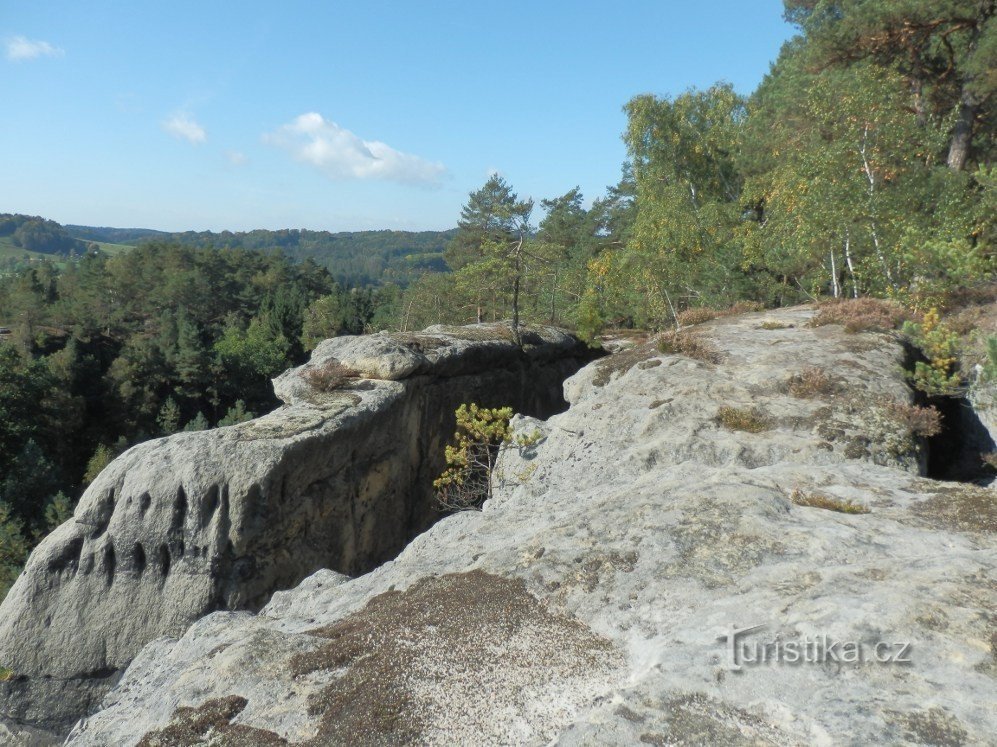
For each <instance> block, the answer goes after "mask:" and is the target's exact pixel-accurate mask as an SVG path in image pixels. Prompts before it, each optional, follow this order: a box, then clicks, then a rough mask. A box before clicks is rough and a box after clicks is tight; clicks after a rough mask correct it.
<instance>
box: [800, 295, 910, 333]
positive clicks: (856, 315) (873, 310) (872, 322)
mask: <svg viewBox="0 0 997 747" xmlns="http://www.w3.org/2000/svg"><path fill="white" fill-rule="evenodd" d="M906 317H907V315H906V312H904V310H903V309H902V308H901V307H900V306H898V305H897V304H895V303H893V302H892V301H883V300H881V299H878V298H853V299H847V300H839V301H828V302H824V303H822V304H821V305H820V307H819V311H818V312H817V316H815V317H814V318H813V320H812V321H811V322H810V325H811V326H812V327H822V326H824V325H826V324H840V325H842V326H843V327H844V328H845V332H849V333H855V332H889V331H890V330H894V329H896V328H897V327H899V326H900V324H901V323H902V322H903V321H904V319H906Z"/></svg>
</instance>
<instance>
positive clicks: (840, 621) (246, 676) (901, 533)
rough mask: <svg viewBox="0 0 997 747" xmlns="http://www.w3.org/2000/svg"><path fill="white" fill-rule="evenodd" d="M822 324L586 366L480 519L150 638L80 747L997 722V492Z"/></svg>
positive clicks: (754, 735) (869, 349)
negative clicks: (952, 471)
mask: <svg viewBox="0 0 997 747" xmlns="http://www.w3.org/2000/svg"><path fill="white" fill-rule="evenodd" d="M811 315H812V312H811V311H810V310H808V309H791V310H783V311H779V312H772V313H769V314H763V315H747V316H743V317H734V318H728V319H724V320H718V321H716V322H711V323H709V324H707V325H704V326H702V327H700V328H698V329H697V330H694V332H693V334H696V335H698V336H699V338H700V340H699V343H700V344H699V346H698V347H695V346H686V349H688V350H696V351H698V353H699V354H702V351H703V350H704V349H707V347H706V346H707V345H708V346H711V347H712V348H713V350H712V351H711V352H710V354H709V355H707V356H701V357H706V358H708V359H709V360H708V361H704V360H698V359H694V358H690V357H687V356H685V355H682V354H681V353H674V354H662V353H660V352H659V351H658V349H657V347H656V346H655V345H654V344H652V343H648V344H639V345H636V346H634V347H632V348H630V349H628V350H625V351H623V352H621V353H618V354H616V355H614V356H612V357H610V358H607V359H605V360H603V361H599V362H597V363H594V364H591V365H589V366H588V367H586V368H585V369H584V370H582V371H581V372H580V373H578V374H577V375H575V376H574V377H572V378H571V379H569V380H568V382H567V383H566V385H565V392H566V395H567V398H568V399H569V401H570V402H571V407H570V409H568V410H567V411H566V412H564V413H562V414H559V415H556V416H554V417H552V418H550V419H549V420H546V421H540V420H535V419H532V418H519V419H517V429H518V431H519V432H520V433H522V434H524V435H527V436H530V438H528V439H526V440H525V442H524V443H523V444H521V445H519V446H516V447H512V448H509V449H508V450H507V451H506V452H505V453H504V455H503V457H502V460H501V464H500V472H501V474H500V476H499V478H500V480H501V484H500V485H498V486H497V490H496V494H495V498H494V499H492V500H490V501H489V502H488V503H487V504H486V505H485V510H484V511H483V512H465V513H461V514H457V515H454V516H451V517H449V518H447V519H445V520H444V521H441V522H439V523H437V524H436V525H435V526H433V527H432V528H431V529H430V530H428V531H427V532H425V533H423V534H422V535H420V536H419V537H417V538H416V539H415V540H414V541H413V542H412V543H411V544H410V545H409V546H408V547H407V548H406V549H405V551H404V552H402V553H401V555H399V556H398V557H397V558H396V559H394V560H392V561H390V562H387V563H385V564H383V565H381V566H379V567H378V568H376V569H375V570H373V571H372V572H370V573H367V574H365V575H362V576H359V577H356V578H352V579H351V578H347V577H346V576H344V575H342V574H339V573H334V572H331V571H320V572H318V573H316V574H314V575H312V576H311V577H309V578H307V579H305V580H304V581H303V582H302V583H301V584H300V585H298V586H297V587H296V588H295V589H293V590H288V591H282V592H279V593H277V594H275V595H274V596H273V598H272V599H271V601H270V602H269V603H268V604H267V605H266V606H265V607H264V608H263V609H262V610H261V611H260V612H259V614H252V613H249V612H218V613H215V614H212V615H209V616H207V617H205V618H204V619H202V620H200V621H199V622H197V623H196V624H194V625H193V626H192V627H190V629H189V630H187V632H186V633H184V634H183V635H181V636H176V637H163V638H160V639H158V640H156V641H154V642H153V643H151V644H149V645H148V646H146V647H145V648H144V649H143V650H142V652H141V653H140V654H139V656H138V657H137V658H136V660H135V661H134V662H133V663H132V665H131V667H130V668H129V669H128V671H127V673H126V674H125V676H124V678H123V679H122V681H121V682H120V684H119V685H118V686H117V687H116V688H115V689H114V690H113V691H112V692H111V693H110V694H109V695H108V696H107V698H106V699H105V701H104V703H103V706H102V709H101V710H100V711H98V712H97V713H96V714H94V715H93V716H91V717H90V718H88V719H86V720H84V721H82V722H80V723H79V724H78V725H77V727H76V729H75V730H74V732H73V733H72V735H71V737H70V740H69V743H70V744H73V745H105V744H122V745H128V744H136V743H138V742H139V741H140V740H142V739H143V737H145V738H146V741H145V742H144V743H146V744H156V743H183V744H200V743H209V742H210V743H252V744H285V743H290V744H310V745H318V744H400V743H411V742H418V743H420V744H455V743H473V744H481V745H484V744H508V743H521V744H543V743H548V742H550V743H554V744H559V745H582V744H585V745H589V744H639V743H645V744H679V743H681V744H729V745H740V744H744V745H747V744H780V745H798V744H838V743H847V744H872V743H891V744H896V743H921V744H982V743H986V742H988V741H990V740H992V737H993V734H994V733H997V715H995V714H997V708H995V707H994V705H995V704H994V693H995V680H994V678H995V676H997V654H995V647H997V628H995V620H994V616H993V611H994V609H997V590H995V587H994V583H993V579H994V578H995V571H997V552H995V550H997V541H995V535H994V531H995V529H997V511H995V504H994V493H993V492H992V491H991V490H989V489H986V488H981V487H977V486H971V485H964V484H959V483H945V482H938V481H934V480H929V479H926V478H924V477H923V476H920V474H919V472H920V470H921V469H922V468H923V465H924V464H925V463H926V460H925V459H924V456H925V455H924V448H925V444H924V442H923V440H920V439H918V438H917V437H916V436H915V435H914V434H912V433H911V432H910V431H909V429H908V428H907V425H906V422H907V421H905V419H904V417H903V415H904V413H905V412H906V411H905V410H903V409H902V408H898V405H905V404H908V403H910V402H911V400H912V395H911V392H910V390H909V389H908V387H907V386H906V384H905V382H904V378H903V373H902V370H901V364H902V363H903V361H904V351H903V349H902V348H901V346H900V345H899V344H898V343H897V342H896V341H894V340H893V339H891V338H889V337H887V336H885V335H874V334H857V335H847V334H845V333H844V332H843V331H842V330H841V328H839V327H821V328H810V327H808V326H807V322H808V320H809V318H810V317H811ZM818 368H819V369H820V370H821V372H822V373H823V374H824V377H823V378H822V377H821V376H817V375H816V374H815V373H814V370H815V369H818ZM808 371H809V372H810V375H809V376H806V377H804V376H802V374H804V373H806V372H808ZM725 408H730V409H725ZM735 415H737V417H735ZM732 428H744V429H743V430H739V429H732ZM754 626H764V627H761V628H758V629H754ZM732 627H734V628H737V629H744V628H749V627H750V628H752V630H751V631H747V632H745V633H743V634H742V635H741V637H740V638H738V639H737V640H738V641H740V642H741V643H742V644H744V645H743V647H735V650H736V651H737V652H738V657H739V658H738V660H737V661H732V660H731V658H730V650H731V647H730V645H729V643H728V642H727V641H726V637H727V636H729V635H730V633H731V628H732ZM780 642H781V643H780ZM807 642H810V643H807ZM814 642H815V643H814ZM764 643H769V646H768V648H766V649H765V650H766V651H767V654H766V659H765V660H764V661H759V660H757V658H758V656H759V655H758V654H757V653H756V652H757V651H759V650H760V648H759V647H760V646H761V645H762V644H764ZM787 643H796V644H797V645H798V646H801V645H802V644H804V643H807V646H808V648H806V649H802V648H798V649H797V650H798V651H802V652H803V653H802V654H800V655H798V657H797V661H796V662H795V663H791V662H790V661H788V658H789V654H788V653H787V652H788V651H789V648H786V647H783V648H782V649H779V648H778V646H779V645H782V644H787ZM853 647H854V649H853ZM829 649H830V651H829ZM780 650H781V652H782V653H779V651H780ZM845 650H847V651H853V650H857V651H859V653H860V654H861V655H862V657H863V658H862V659H861V660H853V659H852V658H851V655H850V654H845V653H844V651H845ZM877 657H878V658H884V659H886V658H889V659H891V660H890V661H878V660H877ZM752 658H755V661H751V659H752ZM170 739H174V740H175V741H173V742H171V741H169V740H170ZM239 739H243V740H244V741H242V742H240V741H238V740H239ZM212 740H214V741H212Z"/></svg>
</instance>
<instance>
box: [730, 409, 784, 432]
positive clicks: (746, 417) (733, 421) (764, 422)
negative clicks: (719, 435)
mask: <svg viewBox="0 0 997 747" xmlns="http://www.w3.org/2000/svg"><path fill="white" fill-rule="evenodd" d="M717 422H718V423H720V425H722V426H723V427H724V428H727V429H728V430H731V431H747V432H748V433H760V432H761V431H765V430H768V429H769V428H770V427H771V424H770V423H769V420H768V418H766V417H765V416H764V415H762V414H761V413H759V412H758V411H757V410H754V409H741V408H737V407H721V408H720V409H719V410H717Z"/></svg>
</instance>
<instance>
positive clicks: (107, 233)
mask: <svg viewBox="0 0 997 747" xmlns="http://www.w3.org/2000/svg"><path fill="white" fill-rule="evenodd" d="M65 229H66V232H67V233H68V234H70V235H71V236H75V237H76V238H78V239H83V240H84V241H97V242H101V243H106V244H131V245H132V246H134V245H135V244H136V243H137V242H139V241H141V240H143V239H145V240H149V239H156V238H160V239H162V238H165V237H167V236H169V235H170V234H169V233H167V232H166V231H154V230H153V229H151V228H108V227H106V226H99V227H98V226H74V225H70V224H68V223H67V224H66V226H65Z"/></svg>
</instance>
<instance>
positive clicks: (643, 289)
mask: <svg viewBox="0 0 997 747" xmlns="http://www.w3.org/2000/svg"><path fill="white" fill-rule="evenodd" d="M995 6H997V3H995V2H993V1H992V0H983V1H981V0H941V1H939V0H935V1H934V2H927V1H925V0H876V1H873V0H785V14H786V20H787V22H789V23H791V24H793V25H794V26H795V28H796V30H797V31H798V33H797V34H796V36H795V37H794V38H793V39H792V40H791V41H789V42H788V43H787V44H786V45H785V46H784V48H783V49H782V51H781V52H780V54H779V56H778V59H777V60H776V61H775V62H774V63H773V64H772V67H771V70H770V72H769V74H768V75H767V76H766V77H765V79H764V80H763V81H762V83H761V84H760V85H759V87H758V88H757V89H756V90H755V91H754V92H753V93H751V94H750V95H747V96H743V95H741V94H739V93H737V92H736V91H735V90H734V89H733V88H732V87H731V86H730V85H728V84H726V83H723V82H718V83H717V84H715V85H714V86H712V87H710V88H708V89H706V90H688V91H685V92H683V93H680V94H677V95H673V96H659V95H652V94H643V95H638V96H635V97H634V98H632V99H630V101H629V102H628V103H627V104H626V105H625V112H626V115H627V122H628V124H627V128H626V131H625V132H624V133H623V139H624V142H625V144H626V148H627V154H628V157H627V160H626V162H625V163H624V164H622V168H621V177H620V180H619V182H618V183H617V184H615V185H613V186H611V187H610V188H608V189H607V191H606V193H605V194H604V195H601V196H598V197H597V198H596V199H594V200H592V201H591V202H590V203H589V202H587V201H586V197H585V196H584V195H582V194H581V192H580V190H579V189H578V188H568V187H569V186H570V183H571V182H570V175H566V185H565V186H566V191H565V192H564V193H563V194H561V195H551V196H548V197H545V198H542V199H540V200H539V204H536V203H535V202H534V201H533V200H532V199H526V198H520V197H519V196H518V195H517V193H516V192H515V191H514V188H513V186H512V185H511V184H510V183H509V182H507V181H506V180H505V179H504V178H503V177H501V176H498V175H495V176H492V177H490V178H489V179H488V180H487V181H486V182H485V184H484V185H483V186H482V187H481V188H480V189H477V190H475V191H474V192H472V193H471V194H470V195H469V196H468V198H467V201H466V203H465V205H464V206H463V209H462V211H461V215H460V220H459V222H458V225H457V228H456V229H455V230H454V231H451V232H442V233H427V234H425V235H423V234H403V233H401V232H387V231H385V232H363V233H362V234H328V233H325V232H311V231H304V230H302V231H297V230H288V231H251V232H248V233H230V232H223V233H220V234H203V233H194V232H188V233H181V234H165V235H161V234H158V233H155V232H146V231H142V230H130V229H84V227H80V226H73V227H69V232H66V231H62V233H60V232H59V231H56V230H55V228H61V227H58V226H57V224H52V225H49V224H50V223H51V222H50V221H49V222H46V221H44V220H42V219H31V221H34V223H33V224H32V225H30V226H28V227H27V228H25V226H26V225H27V224H28V223H30V222H31V221H20V222H18V221H17V220H14V218H15V217H14V216H0V240H3V238H4V237H7V238H9V239H17V240H19V241H20V242H21V243H22V244H23V243H24V242H25V241H28V242H29V243H30V241H32V240H33V239H31V238H29V237H30V236H31V235H36V234H41V235H50V236H54V237H55V238H54V239H51V240H53V241H64V240H65V239H68V240H69V241H71V242H72V241H76V242H80V243H81V244H83V245H84V247H86V244H87V242H98V243H99V242H108V243H134V244H135V245H136V246H135V248H134V249H131V250H130V251H126V252H121V253H118V254H114V255H113V256H108V254H107V253H105V252H86V251H84V252H78V251H77V252H76V254H77V256H76V257H75V258H74V261H72V262H62V263H55V262H49V261H34V262H32V263H31V264H30V265H27V266H24V265H21V266H18V267H17V268H16V271H11V272H8V273H7V274H5V275H2V276H0V327H2V329H0V475H2V479H0V596H2V595H3V594H4V593H5V590H6V588H7V586H8V585H9V583H11V581H12V579H13V578H14V577H15V576H16V573H17V571H18V568H19V567H20V565H21V564H22V563H23V561H24V558H25V557H26V554H27V552H28V551H29V550H30V548H31V546H32V545H33V544H34V543H35V542H36V541H37V539H38V538H39V537H40V536H41V535H42V534H44V533H45V532H46V531H48V530H49V529H50V528H52V527H53V526H54V525H56V524H57V523H59V522H60V521H62V520H63V519H64V518H65V517H66V516H67V515H68V513H69V512H70V511H71V510H72V507H73V505H74V503H75V501H76V500H78V498H79V496H80V494H81V492H82V490H83V489H85V487H86V485H87V484H88V482H89V481H91V480H92V479H93V478H94V477H95V476H96V474H98V473H99V471H100V469H101V468H102V467H103V466H105V465H106V464H107V463H108V461H109V460H110V459H112V458H113V457H114V455H115V454H117V453H119V452H120V451H121V450H123V449H125V448H127V447H128V446H130V445H132V444H135V443H138V442H140V441H142V440H145V439H148V438H154V437H158V436H161V435H166V434H169V433H173V432H176V431H179V430H185V429H186V430H193V429H203V428H209V427H216V426H220V425H226V424H231V423H236V422H239V421H241V420H244V419H246V418H249V417H252V416H254V415H258V414H261V413H263V412H265V411H267V410H268V409H270V408H272V407H273V406H275V404H276V402H275V400H274V398H273V395H272V391H271V389H270V386H269V379H270V377H272V376H274V375H275V374H277V373H279V372H280V371H282V370H283V369H285V368H286V367H288V366H291V365H294V364H297V363H300V362H301V361H302V360H304V358H305V357H306V355H307V353H308V351H309V350H310V349H311V348H312V347H314V345H315V344H316V343H317V342H318V341H319V340H321V339H324V338H325V337H329V336H334V335H337V334H356V333H362V332H369V331H376V330H380V329H399V330H413V329H420V328H422V327H425V326H427V325H429V324H434V323H439V322H448V323H470V322H475V321H482V320H511V321H512V322H513V330H515V329H516V325H517V324H518V323H520V322H540V323H550V324H556V325H561V326H565V327H568V328H572V329H575V330H577V331H578V332H579V333H580V334H581V335H582V336H584V337H586V338H588V339H595V338H596V337H597V336H598V335H599V334H600V333H602V332H603V331H604V330H606V329H607V328H615V327H639V328H643V329H650V330H661V329H666V328H669V327H672V326H678V325H679V324H680V320H681V318H682V314H683V312H684V311H686V310H688V309H690V308H697V307H712V308H724V307H728V306H731V305H734V304H736V303H738V302H751V303H754V304H756V305H761V306H768V307H774V306H779V305H787V304H795V303H799V302H805V301H812V300H817V299H822V298H859V297H866V296H872V297H880V298H888V299H891V300H893V301H895V302H896V303H897V304H899V305H902V306H905V307H907V308H908V309H909V310H911V312H912V313H928V314H933V313H934V311H933V310H934V309H942V310H944V308H945V307H946V305H947V304H948V303H949V302H950V299H951V298H952V296H953V294H955V293H957V292H959V291H960V290H961V289H965V288H967V287H972V286H975V285H978V284H984V283H987V282H989V281H991V280H992V279H993V271H994V254H993V245H994V238H995V227H994V220H993V218H994V215H995V214H997V197H995V194H997V192H995V186H997V184H995V181H997V174H995V173H994V167H993V155H994V148H995V132H997V128H995V109H994V90H995V88H997V25H995V24H997V22H995V21H994V15H995ZM70 234H71V235H70ZM67 246H69V249H66V250H60V251H61V252H64V253H68V252H71V251H76V249H77V247H76V245H72V246H70V245H68V244H67ZM931 318H934V317H931Z"/></svg>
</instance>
